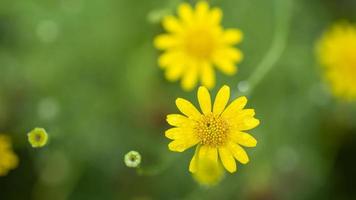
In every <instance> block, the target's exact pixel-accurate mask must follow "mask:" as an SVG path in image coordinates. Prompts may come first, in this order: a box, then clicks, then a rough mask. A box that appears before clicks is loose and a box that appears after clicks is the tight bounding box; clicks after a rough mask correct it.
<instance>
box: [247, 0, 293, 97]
mask: <svg viewBox="0 0 356 200" xmlns="http://www.w3.org/2000/svg"><path fill="white" fill-rule="evenodd" d="M292 1H293V0H275V1H274V3H275V8H276V12H275V19H276V20H275V22H276V26H275V30H274V32H275V33H274V37H273V40H272V44H271V46H270V48H269V50H268V51H267V53H266V55H265V56H264V57H263V59H262V60H261V62H260V63H259V65H258V66H257V68H256V69H255V71H254V72H253V73H252V75H251V76H250V77H249V78H248V79H247V80H246V81H244V82H243V83H244V84H245V86H246V87H247V88H246V91H242V92H244V95H247V96H248V95H251V93H252V92H253V90H254V89H255V87H256V86H257V85H258V84H259V83H260V82H261V80H262V79H263V78H264V77H265V76H266V74H267V73H268V72H269V71H270V70H271V69H272V68H273V67H274V66H275V64H276V62H277V61H278V60H279V58H280V57H281V55H282V53H283V52H284V49H285V47H286V44H287V36H288V31H289V23H290V18H291V13H292V12H291V8H292Z"/></svg>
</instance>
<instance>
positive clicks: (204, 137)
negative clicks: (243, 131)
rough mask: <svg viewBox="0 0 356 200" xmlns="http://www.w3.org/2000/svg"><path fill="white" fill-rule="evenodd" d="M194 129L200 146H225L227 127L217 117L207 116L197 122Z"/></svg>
mask: <svg viewBox="0 0 356 200" xmlns="http://www.w3.org/2000/svg"><path fill="white" fill-rule="evenodd" d="M195 129H196V131H197V135H198V138H199V139H200V141H201V144H203V145H208V146H211V147H219V146H222V145H224V144H225V142H226V139H227V133H228V130H229V127H228V124H227V123H226V122H225V121H224V120H223V119H221V118H220V117H219V116H215V115H213V114H209V115H204V116H203V117H202V118H201V119H200V120H199V121H198V123H197V125H196V127H195Z"/></svg>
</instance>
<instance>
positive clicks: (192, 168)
mask: <svg viewBox="0 0 356 200" xmlns="http://www.w3.org/2000/svg"><path fill="white" fill-rule="evenodd" d="M199 148H200V145H198V146H197V148H196V149H195V152H194V156H193V158H192V160H191V161H190V164H189V171H190V172H192V173H195V172H197V170H198V155H199Z"/></svg>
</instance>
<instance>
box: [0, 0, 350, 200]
mask: <svg viewBox="0 0 356 200" xmlns="http://www.w3.org/2000/svg"><path fill="white" fill-rule="evenodd" d="M180 2H181V1H179V0H148V1H133V0H101V1H100V0H91V1H89V0H87V1H86V0H57V1H48V0H16V1H14V0H1V2H0V132H1V133H6V134H8V135H10V136H11V137H12V139H13V143H14V150H15V152H16V153H17V154H18V156H19V158H20V164H19V166H18V168H17V169H15V170H13V171H11V172H10V173H9V174H8V175H7V176H5V177H0V199H1V200H12V199H20V200H25V199H36V200H37V199H38V200H48V199H51V200H65V199H71V200H82V199H83V200H92V199H134V200H150V199H223V200H224V199H251V200H262V199H263V200H266V199H267V200H269V199H271V200H272V199H296V200H297V199H298V200H299V199H338V200H343V199H345V200H349V199H356V192H355V189H354V188H355V186H354V180H355V178H356V161H355V154H356V137H355V134H356V106H355V104H354V103H345V102H340V101H338V100H337V99H335V98H333V97H332V96H330V94H329V91H328V88H327V86H326V85H325V84H324V83H323V78H322V74H321V73H320V72H321V70H320V69H319V67H318V64H317V62H316V58H315V54H314V44H315V41H316V40H317V39H318V38H319V37H320V35H321V34H322V32H323V31H324V30H325V29H326V28H327V27H328V26H329V25H331V24H332V23H333V22H335V21H338V20H348V21H351V22H355V19H356V1H353V0H314V1H309V0H294V1H292V0H291V3H292V6H291V7H285V5H284V4H285V2H286V1H284V0H273V1H265V0H211V1H209V2H210V3H211V4H212V5H213V6H218V7H221V8H222V10H223V11H224V18H223V26H224V27H234V28H240V29H241V30H242V31H243V32H244V35H245V38H244V41H243V43H242V44H241V45H239V48H241V49H242V51H243V52H244V55H245V58H244V60H243V62H242V63H241V64H240V65H239V73H238V74H237V75H236V76H234V77H227V76H224V75H221V74H220V73H218V78H217V80H218V84H217V86H216V87H215V89H214V90H213V94H215V93H216V90H217V88H219V87H220V86H221V85H222V84H228V85H230V87H231V88H232V90H233V91H234V92H235V93H236V94H237V96H239V95H241V94H240V93H239V92H238V87H237V86H238V84H239V82H240V81H243V80H246V79H248V77H249V76H250V75H251V74H252V73H253V72H254V70H255V69H256V66H258V64H259V63H260V62H261V60H262V59H263V57H264V56H265V54H266V53H267V52H268V51H269V49H270V46H271V44H272V41H273V38H274V35H275V34H276V33H275V31H274V30H275V27H276V26H277V23H278V21H279V20H280V18H284V16H281V15H278V14H276V13H278V12H280V13H282V14H289V15H290V16H291V18H290V20H289V21H288V23H287V24H288V27H284V28H285V29H286V30H288V38H287V40H286V41H285V42H286V48H285V49H284V51H283V52H282V54H281V55H280V59H278V61H277V62H276V63H275V64H274V66H273V69H272V70H271V71H270V72H269V73H268V74H267V75H266V76H265V77H264V78H263V79H262V81H261V82H260V83H259V84H258V85H257V86H256V88H254V90H253V91H251V95H250V97H249V100H250V101H249V103H248V107H251V108H255V109H256V113H257V115H256V116H257V118H259V119H260V120H261V125H260V126H259V127H258V128H257V129H254V130H252V131H250V133H251V134H252V135H254V136H255V137H256V138H257V140H258V145H257V147H256V148H253V149H247V152H248V154H249V156H250V160H251V161H250V163H249V164H247V165H239V166H238V167H239V169H238V172H237V173H235V174H233V175H230V174H226V176H225V178H224V179H223V180H222V182H221V183H220V184H219V185H217V186H215V187H211V188H205V187H201V186H200V185H199V184H197V183H196V182H195V181H194V180H193V179H192V177H191V175H190V173H189V172H188V170H187V168H188V164H189V160H190V158H191V156H192V154H193V151H192V150H189V151H187V152H184V153H182V154H178V153H174V152H170V151H169V150H168V148H167V144H168V142H169V140H168V139H166V138H165V137H164V134H163V133H164V130H165V129H167V128H168V127H169V126H168V125H167V124H166V122H165V116H166V115H167V114H169V113H175V112H177V109H176V107H175V105H174V100H175V99H176V98H177V97H184V98H187V99H189V100H191V101H193V102H194V103H196V98H195V91H193V92H189V93H186V92H183V91H182V89H181V88H180V86H179V84H178V83H169V82H167V81H166V80H165V79H164V77H163V71H161V70H160V69H159V67H158V66H157V62H156V60H157V57H158V55H159V53H160V52H158V51H157V50H155V49H154V47H153V44H152V41H153V38H154V37H155V36H156V35H157V34H159V33H162V32H163V29H162V27H161V26H160V23H159V20H160V17H161V16H162V14H165V13H174V12H175V8H176V6H177V5H178V4H179V3H180ZM190 2H195V1H190ZM37 126H40V127H44V128H46V129H47V131H48V132H49V135H50V142H49V144H48V145H47V146H46V147H45V148H43V149H39V150H37V149H32V148H31V147H30V145H29V144H28V143H27V138H26V133H27V132H28V131H30V130H31V129H32V128H34V127H37ZM130 150H137V151H139V152H140V153H141V155H142V159H143V161H142V166H143V167H144V168H145V169H147V170H150V171H152V172H153V173H154V174H153V175H152V176H139V175H137V173H136V172H135V170H132V169H129V168H127V167H126V166H125V165H124V162H123V156H124V154H125V153H126V152H128V151H130Z"/></svg>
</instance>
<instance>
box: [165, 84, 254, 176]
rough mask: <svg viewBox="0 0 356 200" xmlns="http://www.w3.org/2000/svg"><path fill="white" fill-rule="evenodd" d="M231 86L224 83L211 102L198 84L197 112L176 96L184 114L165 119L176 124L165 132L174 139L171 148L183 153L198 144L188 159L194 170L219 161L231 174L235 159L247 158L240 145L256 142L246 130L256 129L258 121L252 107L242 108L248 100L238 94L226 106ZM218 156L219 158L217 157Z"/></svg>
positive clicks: (190, 104) (242, 161) (241, 160)
mask: <svg viewBox="0 0 356 200" xmlns="http://www.w3.org/2000/svg"><path fill="white" fill-rule="evenodd" d="M229 98H230V88H229V87H228V86H226V85H225V86H223V87H222V88H221V89H220V90H219V92H218V94H217V95H216V98H215V102H214V104H213V105H212V102H211V98H210V94H209V91H208V90H207V88H206V87H199V89H198V102H199V104H200V108H201V112H199V111H198V110H197V109H196V108H195V107H194V106H193V104H192V103H190V102H189V101H187V100H185V99H182V98H178V99H177V100H176V105H177V107H178V109H179V110H180V111H181V112H182V113H183V115H181V114H170V115H168V116H167V122H168V123H169V124H170V125H172V126H175V127H174V128H170V129H168V130H167V131H166V133H165V135H166V137H168V138H169V139H172V140H173V141H172V142H171V143H169V145H168V147H169V149H170V150H171V151H176V152H183V151H184V150H186V149H188V148H190V147H193V146H195V145H196V146H197V147H196V151H195V154H194V156H193V158H192V160H191V162H190V166H189V171H191V172H193V173H196V172H197V171H198V170H199V169H200V168H201V167H202V166H201V165H204V161H205V160H209V162H215V163H220V161H219V160H221V163H222V165H223V166H224V167H225V169H226V170H227V171H229V172H231V173H233V172H235V171H236V163H235V159H236V160H238V161H239V162H241V163H243V164H246V163H247V162H248V161H249V158H248V156H247V154H246V152H245V150H244V149H243V148H242V147H241V146H245V147H254V146H256V144H257V141H256V140H255V138H253V137H252V136H251V135H249V134H248V133H245V132H243V131H247V130H250V129H253V128H255V127H256V126H258V124H259V120H257V119H256V118H254V115H255V111H254V110H253V109H244V107H245V105H246V103H247V99H246V97H239V98H237V99H235V100H234V101H233V102H232V103H231V104H230V105H228V106H227V104H228V101H229ZM218 158H219V159H218Z"/></svg>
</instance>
